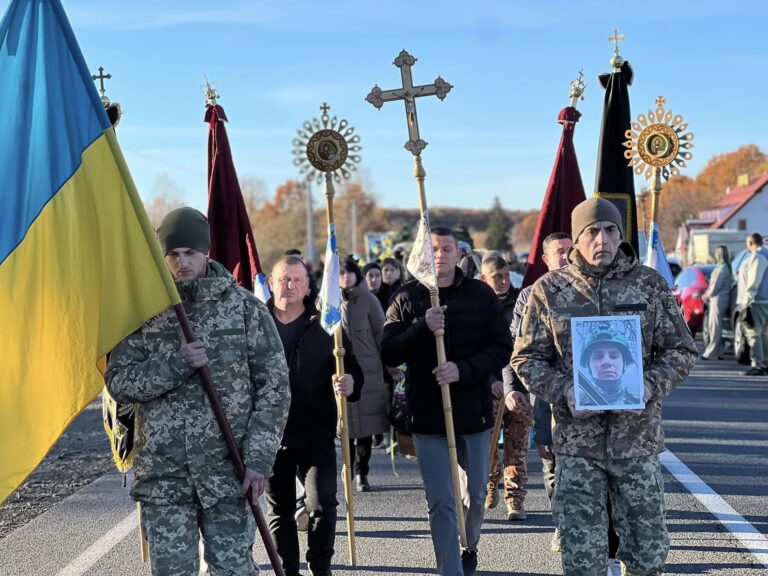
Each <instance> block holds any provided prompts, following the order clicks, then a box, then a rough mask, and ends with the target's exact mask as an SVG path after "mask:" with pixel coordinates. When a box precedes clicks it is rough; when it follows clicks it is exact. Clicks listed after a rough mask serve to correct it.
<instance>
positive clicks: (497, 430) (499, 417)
mask: <svg viewBox="0 0 768 576" xmlns="http://www.w3.org/2000/svg"><path fill="white" fill-rule="evenodd" d="M505 408H506V406H505V404H504V398H499V409H498V411H497V412H496V422H494V424H493V432H491V447H490V450H489V456H490V460H489V462H490V465H491V468H493V465H494V456H495V457H496V458H498V457H499V446H498V444H499V434H501V423H502V422H503V421H504V413H505V412H506V410H505ZM506 441H507V440H506V439H504V442H506Z"/></svg>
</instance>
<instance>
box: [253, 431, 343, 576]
mask: <svg viewBox="0 0 768 576" xmlns="http://www.w3.org/2000/svg"><path fill="white" fill-rule="evenodd" d="M297 472H298V473H299V474H300V475H301V476H303V477H304V490H305V491H306V497H305V504H306V506H307V511H308V512H309V527H308V528H307V545H308V550H307V563H308V564H309V567H310V569H312V571H313V572H314V573H315V574H325V573H326V572H327V571H328V570H329V569H330V566H331V559H332V558H333V552H334V550H333V545H334V542H335V540H336V506H337V505H338V502H337V501H336V447H335V445H334V443H333V440H329V441H327V442H323V443H322V444H312V445H309V446H301V447H293V446H292V447H285V446H281V447H280V449H279V450H278V451H277V457H276V458H275V465H274V467H273V468H272V475H271V476H270V477H269V478H268V479H267V490H266V498H267V505H268V509H269V531H270V532H271V533H272V536H273V537H274V539H275V544H276V546H277V553H278V554H279V555H280V559H281V560H282V562H283V570H285V574H286V576H296V575H297V574H299V563H300V559H299V533H298V530H297V528H296V517H295V513H296V473H297Z"/></svg>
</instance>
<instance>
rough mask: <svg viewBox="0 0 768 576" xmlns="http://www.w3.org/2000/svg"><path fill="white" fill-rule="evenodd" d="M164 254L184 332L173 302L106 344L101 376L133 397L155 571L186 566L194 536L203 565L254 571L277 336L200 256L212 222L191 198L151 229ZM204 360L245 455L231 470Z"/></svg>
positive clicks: (282, 396)
mask: <svg viewBox="0 0 768 576" xmlns="http://www.w3.org/2000/svg"><path fill="white" fill-rule="evenodd" d="M158 236H159V238H160V242H161V244H162V246H163V249H164V251H165V254H166V262H167V263H168V267H169V269H170V271H171V274H172V275H173V277H174V279H175V280H176V286H177V288H178V290H179V294H180V295H181V299H182V302H183V303H184V307H185V309H186V311H187V314H188V316H189V320H190V322H191V323H192V327H193V330H194V333H195V336H196V337H197V338H198V339H199V340H197V341H195V342H189V343H187V342H184V340H183V338H182V335H181V330H180V328H179V325H178V321H177V320H176V318H175V315H174V313H173V311H171V310H166V311H165V312H163V313H161V314H159V315H157V316H155V317H154V318H152V319H151V320H149V321H148V322H147V323H146V324H144V325H143V326H142V327H141V328H139V329H138V330H137V331H136V332H134V333H133V334H131V335H130V336H129V337H128V338H126V339H125V340H123V341H122V342H121V343H120V344H119V345H118V346H117V348H115V350H114V351H113V353H112V355H111V358H110V360H109V367H108V371H107V374H106V382H107V388H108V390H109V392H110V394H111V395H112V396H113V397H114V398H115V399H116V400H117V401H118V402H134V403H137V414H136V446H135V461H134V469H135V479H134V482H133V485H132V487H131V495H132V496H133V498H134V499H135V500H137V501H138V502H140V503H141V523H142V528H143V530H144V534H145V535H146V537H147V539H148V540H149V548H150V557H151V565H152V574H153V575H155V576H191V575H197V574H198V572H199V569H200V559H199V552H198V549H199V547H198V542H199V539H200V537H202V539H203V542H204V547H205V561H206V563H207V564H208V570H209V573H210V574H215V575H219V576H244V575H245V576H252V575H255V574H258V568H257V567H256V566H255V564H254V562H253V558H252V547H253V539H254V523H253V519H252V518H251V512H250V509H249V506H248V503H247V502H246V500H245V499H244V498H243V494H245V493H246V492H247V491H248V490H249V489H250V490H251V497H252V499H253V501H254V502H255V501H256V499H257V498H258V496H259V494H261V492H262V491H263V490H264V486H265V483H266V477H267V476H268V475H269V473H270V471H271V470H272V464H273V462H274V458H275V452H276V450H277V447H278V444H279V442H280V437H281V436H282V433H283V427H284V425H285V421H286V417H287V415H288V406H289V401H290V395H289V390H288V371H287V368H286V363H285V356H284V354H283V348H282V345H281V344H280V338H279V336H278V334H277V330H276V329H275V325H274V322H273V321H272V319H271V317H270V315H269V312H268V311H267V309H266V307H265V306H264V305H263V304H262V303H261V302H259V300H257V299H256V297H255V296H253V294H251V293H249V292H248V291H246V290H244V289H242V288H240V287H238V286H237V285H236V284H235V281H234V278H233V277H232V276H231V275H230V274H229V272H227V270H226V269H225V268H224V267H223V266H222V265H221V264H219V263H217V262H215V261H213V260H210V259H208V258H207V256H206V253H207V252H208V250H209V249H210V232H209V229H208V222H207V221H206V219H205V217H204V216H203V215H202V214H201V213H199V212H197V211H196V210H193V209H191V208H180V209H178V210H174V211H172V212H170V213H169V214H168V215H166V217H165V218H164V219H163V222H162V223H161V225H160V228H159V229H158ZM204 365H208V368H209V370H210V373H211V378H212V380H213V384H214V386H215V388H216V391H217V392H218V394H219V397H220V399H221V403H222V405H223V408H224V413H225V414H226V416H227V419H228V420H229V424H230V426H231V429H232V433H233V435H234V437H235V440H236V442H237V444H238V446H239V448H240V451H241V454H242V457H243V461H244V463H245V466H246V477H245V481H244V482H243V483H242V484H241V482H239V481H238V479H237V477H236V474H235V469H234V465H233V463H232V460H231V459H230V457H229V453H228V451H227V446H226V444H225V442H224V439H223V437H222V434H221V431H220V429H219V425H218V423H217V422H216V419H215V417H214V414H213V411H212V409H211V407H210V403H209V401H208V399H207V397H206V395H205V392H204V391H203V388H202V385H201V383H200V381H199V378H198V376H196V369H197V368H200V367H201V366H204Z"/></svg>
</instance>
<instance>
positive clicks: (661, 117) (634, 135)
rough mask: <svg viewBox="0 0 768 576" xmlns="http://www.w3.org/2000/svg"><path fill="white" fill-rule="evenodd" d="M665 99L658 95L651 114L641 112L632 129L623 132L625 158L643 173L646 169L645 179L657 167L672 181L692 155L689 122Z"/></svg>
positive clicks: (648, 178)
mask: <svg viewBox="0 0 768 576" xmlns="http://www.w3.org/2000/svg"><path fill="white" fill-rule="evenodd" d="M665 105H666V99H665V98H664V97H663V96H659V97H658V98H656V110H655V111H654V110H648V114H647V115H645V114H640V115H639V116H638V117H637V121H635V122H632V123H631V126H632V128H631V129H630V130H627V131H626V132H625V133H624V136H625V137H626V138H629V140H627V141H626V142H624V146H625V147H626V148H627V150H625V151H624V157H625V158H626V159H627V160H629V166H631V167H632V168H633V169H634V172H635V174H637V175H638V176H640V175H641V174H642V173H643V172H645V178H646V180H650V179H651V178H652V177H653V175H654V172H655V171H656V169H659V170H660V172H661V176H662V177H663V178H664V179H665V180H669V178H670V176H675V175H677V174H679V173H680V170H679V168H685V167H687V164H686V161H687V160H690V159H691V158H692V157H693V154H691V152H690V149H691V148H693V134H692V133H691V132H686V130H688V123H687V122H684V121H683V117H682V116H681V115H680V114H677V115H674V114H673V113H672V110H666V109H665V108H664V106H665Z"/></svg>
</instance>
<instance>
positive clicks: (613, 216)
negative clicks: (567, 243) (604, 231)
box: [571, 198, 624, 243]
mask: <svg viewBox="0 0 768 576" xmlns="http://www.w3.org/2000/svg"><path fill="white" fill-rule="evenodd" d="M603 220H605V221H608V222H613V223H614V224H616V226H617V228H618V229H619V232H621V237H622V238H623V237H624V225H623V224H622V223H621V212H619V209H618V208H616V206H614V204H613V203H612V202H611V201H609V200H606V199H604V198H588V199H587V200H584V202H582V203H581V204H579V205H578V206H576V208H574V209H573V212H572V213H571V231H572V232H573V242H574V243H576V241H577V240H578V239H579V235H580V234H581V233H582V232H584V229H585V228H586V227H587V226H589V225H590V224H594V223H595V222H600V221H603Z"/></svg>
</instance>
